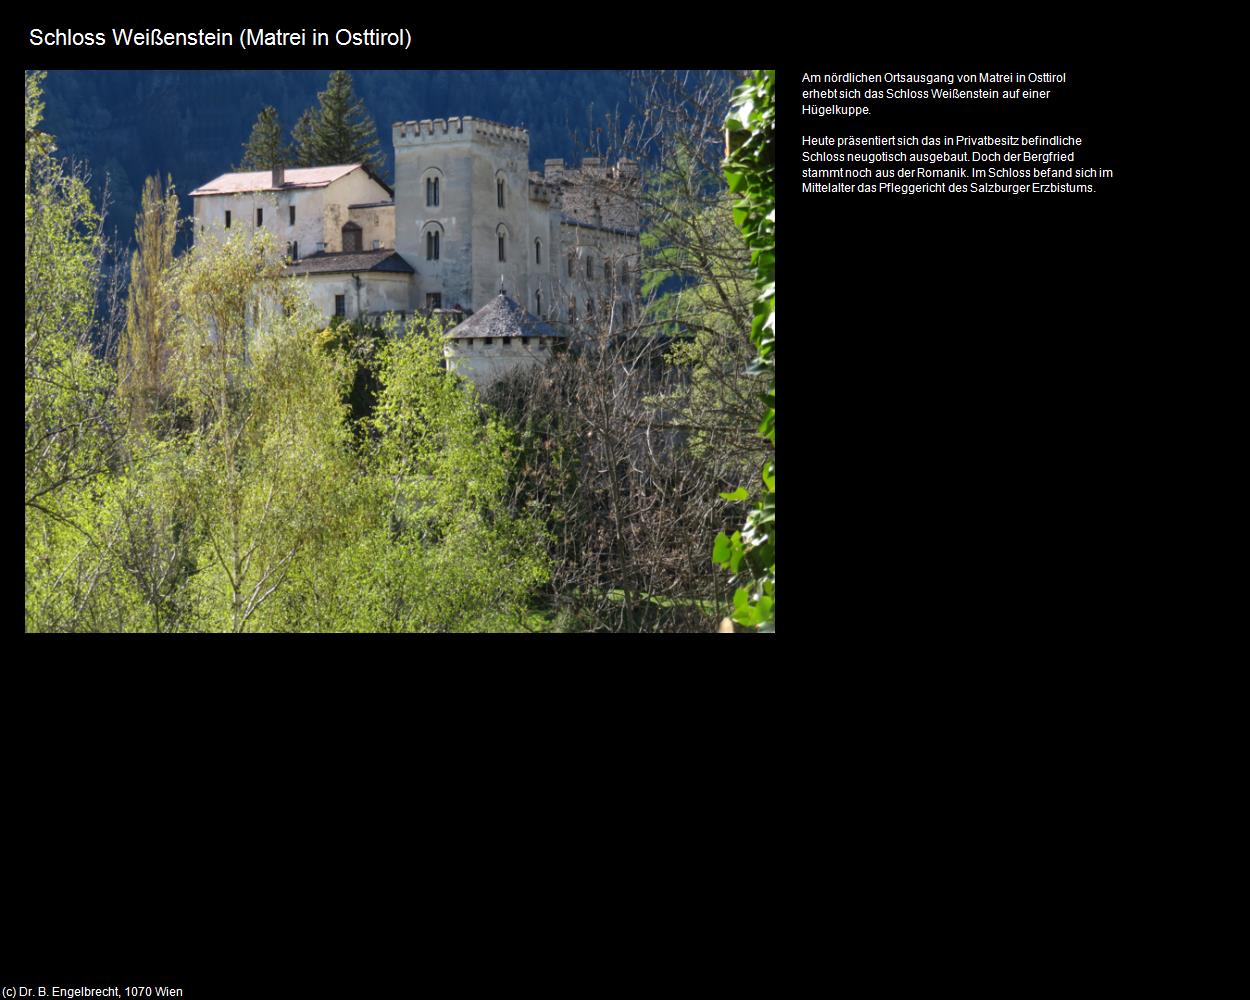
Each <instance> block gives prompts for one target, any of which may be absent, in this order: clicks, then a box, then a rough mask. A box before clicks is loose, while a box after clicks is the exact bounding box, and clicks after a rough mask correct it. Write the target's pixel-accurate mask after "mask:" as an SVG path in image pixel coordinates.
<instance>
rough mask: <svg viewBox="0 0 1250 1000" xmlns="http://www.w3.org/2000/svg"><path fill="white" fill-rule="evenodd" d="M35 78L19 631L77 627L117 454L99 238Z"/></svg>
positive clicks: (100, 563)
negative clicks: (102, 325) (46, 120)
mask: <svg viewBox="0 0 1250 1000" xmlns="http://www.w3.org/2000/svg"><path fill="white" fill-rule="evenodd" d="M43 79H44V74H42V73H27V74H26V75H25V181H26V190H25V222H24V233H23V235H24V242H25V307H26V309H25V338H24V381H25V400H24V418H25V419H24V427H25V534H26V627H27V629H28V630H54V629H68V628H73V627H75V624H76V623H79V622H81V621H82V620H83V612H84V610H85V607H86V604H87V601H88V600H89V598H90V595H91V594H92V593H93V592H94V589H95V587H96V584H97V583H98V581H99V579H100V577H101V575H102V574H103V573H104V570H105V562H106V560H105V559H104V557H103V555H102V553H103V552H104V551H105V550H106V547H107V541H106V540H105V539H103V538H102V537H101V535H100V533H99V531H98V527H99V525H98V522H97V518H96V513H97V511H98V508H99V504H98V500H99V497H100V495H101V492H102V489H103V486H104V483H105V481H106V479H107V475H108V470H109V463H110V462H111V460H112V459H113V457H114V456H115V454H116V446H117V441H118V437H119V422H118V420H117V413H116V405H115V404H116V392H115V380H114V377H113V371H112V369H111V368H110V367H109V366H108V365H107V364H105V363H103V362H102V361H101V360H100V359H99V358H97V357H96V356H95V353H94V351H93V341H92V336H93V333H94V330H95V320H96V310H95V303H96V291H97V288H98V287H99V281H100V270H101V268H100V265H101V258H102V255H103V253H104V240H103V238H102V235H101V231H100V226H101V217H100V214H99V212H98V211H97V210H96V208H95V206H94V205H93V204H92V202H91V197H90V195H89V193H88V188H87V183H86V177H85V175H84V173H83V171H82V169H81V168H79V167H74V166H73V165H72V164H67V163H62V162H61V161H59V160H57V159H56V157H55V153H56V145H55V143H54V141H53V139H52V137H51V136H49V135H47V134H46V133H44V132H42V131H41V130H40V128H39V126H40V123H41V121H42V114H43V99H42V82H43Z"/></svg>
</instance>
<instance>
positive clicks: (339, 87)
mask: <svg viewBox="0 0 1250 1000" xmlns="http://www.w3.org/2000/svg"><path fill="white" fill-rule="evenodd" d="M317 100H318V102H319V103H318V107H317V108H316V109H315V110H314V109H311V108H310V109H309V110H308V111H305V112H304V115H303V116H301V118H300V120H299V122H298V123H297V124H296V126H295V130H294V139H295V143H296V148H297V156H298V159H299V164H300V166H302V167H317V166H329V165H331V164H339V163H363V164H366V165H367V166H369V167H370V168H372V169H374V170H381V169H382V168H383V166H384V165H385V163H386V159H385V157H384V156H383V155H382V152H381V150H380V147H379V142H378V130H377V126H376V125H375V124H374V121H373V118H372V117H371V116H370V115H369V112H368V110H367V109H366V108H365V104H364V101H362V100H360V99H359V98H358V97H356V95H355V93H354V92H353V90H352V77H351V74H350V73H348V72H346V71H345V70H335V71H334V72H333V73H331V74H330V79H329V82H328V83H327V84H326V89H325V90H323V91H322V92H321V93H320V94H318V95H317Z"/></svg>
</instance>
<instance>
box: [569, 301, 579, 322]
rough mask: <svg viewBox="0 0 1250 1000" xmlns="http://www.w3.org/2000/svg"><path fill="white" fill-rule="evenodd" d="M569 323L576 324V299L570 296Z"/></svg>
mask: <svg viewBox="0 0 1250 1000" xmlns="http://www.w3.org/2000/svg"><path fill="white" fill-rule="evenodd" d="M569 322H570V323H576V322H577V298H576V296H572V295H570V296H569Z"/></svg>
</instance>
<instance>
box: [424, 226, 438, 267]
mask: <svg viewBox="0 0 1250 1000" xmlns="http://www.w3.org/2000/svg"><path fill="white" fill-rule="evenodd" d="M439 242H440V240H439V231H438V230H437V229H427V230H426V231H425V259H426V260H438V251H439Z"/></svg>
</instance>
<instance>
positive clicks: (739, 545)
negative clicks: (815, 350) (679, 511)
mask: <svg viewBox="0 0 1250 1000" xmlns="http://www.w3.org/2000/svg"><path fill="white" fill-rule="evenodd" d="M773 86H774V72H773V71H772V70H765V71H757V72H755V73H753V74H752V75H751V76H750V77H749V78H748V79H747V80H746V81H745V82H744V83H743V84H742V85H741V86H740V87H739V88H738V90H737V91H736V92H735V94H734V102H733V109H732V110H731V111H730V114H729V118H728V120H727V122H726V136H727V142H728V146H729V157H728V159H727V160H726V163H725V177H726V179H727V180H728V182H729V189H730V190H731V191H732V192H734V194H736V195H738V201H737V202H736V203H735V205H734V209H733V216H734V222H735V223H737V225H738V226H739V227H740V228H741V229H742V233H743V235H744V236H745V237H746V241H747V245H748V246H749V247H750V248H751V263H752V264H753V265H754V267H755V269H756V287H757V293H756V296H755V302H754V305H753V310H752V311H753V317H752V320H751V341H752V343H753V344H754V345H755V348H756V351H757V354H756V358H755V360H754V361H752V362H751V367H750V369H749V371H752V372H754V373H757V374H760V375H762V376H764V377H765V378H766V379H767V391H766V392H765V393H764V402H765V404H766V405H767V407H768V411H767V413H766V415H765V417H764V419H763V421H762V422H761V423H760V425H759V433H760V434H761V435H762V436H763V437H765V438H767V439H768V443H769V445H770V446H771V447H772V448H774V449H775V448H776V445H777V433H776V412H775V407H776V401H777V397H776V342H777V326H776V318H777V312H776V308H777V302H776V249H777V248H776V223H777V210H776V172H775V163H776V153H775V146H774V119H775V113H776V107H775V103H774V97H773ZM761 479H762V480H763V484H764V491H763V493H762V495H761V496H760V499H759V501H758V503H757V504H756V506H755V508H754V509H753V510H752V511H751V512H750V514H748V515H747V520H746V524H745V525H743V527H742V529H741V530H740V531H735V532H734V533H733V535H731V536H730V535H726V534H725V533H724V532H721V533H720V534H719V535H718V536H717V538H716V545H715V549H714V551H713V556H712V558H713V560H714V561H715V562H716V563H718V564H719V565H721V566H724V567H726V568H728V569H730V570H731V571H732V572H734V573H736V574H739V577H740V578H745V580H746V582H745V583H744V584H743V585H741V586H739V587H738V589H737V590H736V591H735V593H734V616H733V617H734V621H736V622H738V623H739V624H742V625H749V626H753V627H755V628H757V629H759V630H760V631H765V632H772V631H774V630H775V627H776V617H777V610H776V593H775V588H776V577H777V529H776V493H775V489H776V465H775V461H774V459H772V458H770V459H769V460H768V461H767V462H766V463H765V464H764V467H763V470H762V472H761ZM747 496H748V493H747V491H746V490H745V489H739V490H738V491H737V492H735V493H732V494H726V495H725V498H726V499H729V500H745V499H746V498H747Z"/></svg>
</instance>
